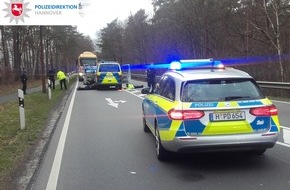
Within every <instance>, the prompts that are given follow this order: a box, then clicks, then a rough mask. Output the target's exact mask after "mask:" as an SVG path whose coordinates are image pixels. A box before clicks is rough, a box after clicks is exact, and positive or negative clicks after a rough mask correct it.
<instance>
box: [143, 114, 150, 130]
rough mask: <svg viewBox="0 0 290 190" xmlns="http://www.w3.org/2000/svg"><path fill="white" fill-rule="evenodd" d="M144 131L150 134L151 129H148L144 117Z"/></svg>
mask: <svg viewBox="0 0 290 190" xmlns="http://www.w3.org/2000/svg"><path fill="white" fill-rule="evenodd" d="M143 130H144V132H146V133H149V132H150V129H149V127H148V126H147V124H146V121H145V118H144V116H143Z"/></svg>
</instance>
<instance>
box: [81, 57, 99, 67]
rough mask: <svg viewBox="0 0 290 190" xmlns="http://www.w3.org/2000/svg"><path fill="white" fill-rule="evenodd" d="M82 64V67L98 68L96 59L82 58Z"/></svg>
mask: <svg viewBox="0 0 290 190" xmlns="http://www.w3.org/2000/svg"><path fill="white" fill-rule="evenodd" d="M80 64H81V66H96V59H89V58H82V59H81V60H80Z"/></svg>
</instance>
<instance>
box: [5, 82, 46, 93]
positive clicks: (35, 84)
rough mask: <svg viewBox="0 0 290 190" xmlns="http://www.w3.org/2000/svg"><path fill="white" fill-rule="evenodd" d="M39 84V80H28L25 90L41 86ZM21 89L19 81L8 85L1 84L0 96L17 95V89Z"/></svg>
mask: <svg viewBox="0 0 290 190" xmlns="http://www.w3.org/2000/svg"><path fill="white" fill-rule="evenodd" d="M41 83H42V82H41V80H29V81H28V82H27V88H33V87H38V86H41ZM21 88H22V83H21V81H18V82H14V83H9V84H5V85H4V84H1V85H0V96H3V95H8V94H12V93H17V89H21Z"/></svg>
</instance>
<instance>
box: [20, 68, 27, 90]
mask: <svg viewBox="0 0 290 190" xmlns="http://www.w3.org/2000/svg"><path fill="white" fill-rule="evenodd" d="M27 80H28V75H27V72H26V70H25V69H23V72H22V74H21V82H22V91H23V93H24V94H27V93H26V89H27Z"/></svg>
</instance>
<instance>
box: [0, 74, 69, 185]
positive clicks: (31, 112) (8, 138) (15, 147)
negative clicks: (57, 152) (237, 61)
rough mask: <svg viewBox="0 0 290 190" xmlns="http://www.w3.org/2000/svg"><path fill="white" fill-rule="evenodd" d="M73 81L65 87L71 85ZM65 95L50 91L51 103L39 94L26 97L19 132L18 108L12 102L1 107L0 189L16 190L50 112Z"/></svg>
mask: <svg viewBox="0 0 290 190" xmlns="http://www.w3.org/2000/svg"><path fill="white" fill-rule="evenodd" d="M74 82H75V78H74V79H71V80H70V83H69V84H68V86H71V85H73V84H74ZM64 95H65V91H64V90H63V91H61V90H60V89H59V87H58V88H56V89H55V90H53V91H52V99H51V100H49V101H48V96H47V94H44V93H42V92H37V93H32V94H29V95H27V96H25V102H24V105H25V124H26V125H25V129H24V130H21V129H20V118H19V104H18V101H12V102H9V103H5V104H0V121H1V122H0V187H1V188H0V189H15V188H16V185H17V184H16V183H15V181H14V180H15V179H17V177H18V175H19V174H21V171H20V170H21V167H22V166H23V163H24V162H25V160H27V158H29V153H30V152H31V150H32V149H33V148H34V147H35V145H36V144H37V142H38V140H39V138H40V137H41V134H42V132H43V130H44V129H45V124H46V122H47V120H48V119H49V112H50V111H51V110H52V109H53V108H54V107H55V106H56V105H57V104H58V103H59V101H60V100H61V99H62V97H63V96H64Z"/></svg>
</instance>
